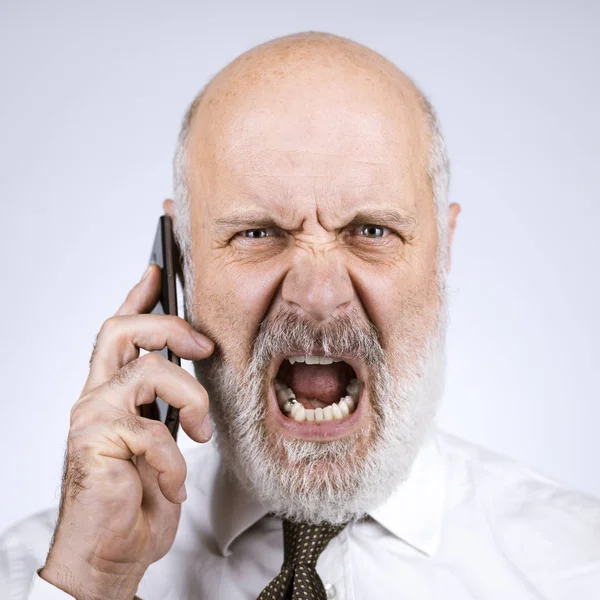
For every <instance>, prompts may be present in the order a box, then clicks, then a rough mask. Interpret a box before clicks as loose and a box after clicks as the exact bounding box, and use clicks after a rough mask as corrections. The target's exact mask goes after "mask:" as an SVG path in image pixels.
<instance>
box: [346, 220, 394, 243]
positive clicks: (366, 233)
mask: <svg viewBox="0 0 600 600" xmlns="http://www.w3.org/2000/svg"><path fill="white" fill-rule="evenodd" d="M385 231H388V232H391V229H388V228H387V227H383V226H381V225H373V224H371V223H366V224H364V225H359V226H358V227H356V229H355V230H354V232H355V233H357V232H358V235H361V236H362V237H366V238H369V239H377V238H382V237H383V236H384V232H385Z"/></svg>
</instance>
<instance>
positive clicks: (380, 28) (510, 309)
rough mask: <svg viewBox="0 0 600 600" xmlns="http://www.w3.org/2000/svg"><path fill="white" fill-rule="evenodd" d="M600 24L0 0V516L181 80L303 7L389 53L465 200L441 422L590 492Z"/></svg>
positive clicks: (35, 476) (26, 488) (598, 474)
mask: <svg viewBox="0 0 600 600" xmlns="http://www.w3.org/2000/svg"><path fill="white" fill-rule="evenodd" d="M599 28H600V12H599V9H598V3H594V2H592V1H590V2H583V1H579V2H574V1H572V0H570V1H567V0H563V1H562V2H548V1H535V2H532V1H529V2H527V1H525V2H523V1H519V2H517V1H511V2H507V1H506V0H504V1H502V2H500V1H498V2H481V1H478V2H467V1H460V2H456V1H455V2H448V1H447V0H437V1H423V0H420V1H419V2H414V1H412V0H411V1H410V2H409V1H403V0H399V1H391V0H390V1H388V2H376V1H373V0H370V1H369V2H361V3H360V4H357V5H353V4H348V3H347V2H343V1H342V0H336V1H331V2H324V1H323V0H319V1H318V2H313V1H312V0H308V1H307V0H303V1H302V3H292V2H279V1H278V2H276V1H272V2H265V1H263V2H242V1H239V2H225V1H217V2H214V1H211V2H196V3H193V2H182V1H179V2H164V3H155V2H148V1H145V2H136V3H133V2H114V1H110V2H107V1H106V0H105V1H103V2H102V3H99V2H98V3H82V2H75V1H73V2H65V1H62V2H57V1H54V2H43V1H41V0H40V1H37V2H24V1H19V2H17V1H15V2H8V3H7V2H6V0H4V1H3V2H2V4H1V9H0V85H1V91H2V93H1V94H0V198H1V202H2V212H1V216H0V222H1V225H2V228H1V235H0V250H1V252H2V265H3V268H2V276H1V282H2V283H1V285H2V293H1V294H0V326H1V332H2V333H1V335H2V344H1V345H0V352H1V356H0V358H1V362H0V377H1V382H0V383H1V388H0V389H1V403H2V404H1V407H2V417H3V418H2V435H1V436H0V454H1V466H0V474H1V481H2V484H1V488H2V494H1V500H0V508H1V510H0V530H1V529H3V528H4V527H5V526H6V525H8V524H9V523H10V522H12V521H14V520H15V519H17V518H20V517H23V516H25V515H27V514H28V513H30V512H32V511H35V510H38V509H41V508H44V507H46V506H49V505H50V504H52V503H56V502H58V492H59V484H60V475H61V468H62V460H63V452H64V446H65V439H66V436H67V430H68V417H69V410H70V408H71V406H72V404H73V403H74V402H75V401H76V400H77V398H78V396H79V393H80V391H81V387H82V386H83V383H84V381H85V378H86V375H87V367H88V360H89V357H90V352H91V350H92V343H93V340H94V336H95V334H96V333H97V331H98V329H99V328H100V326H101V324H102V322H103V321H104V320H105V319H106V318H108V317H109V316H110V315H112V314H113V313H114V311H115V310H116V309H117V308H118V306H119V305H120V304H121V302H122V301H123V299H124V297H125V295H126V293H127V291H128V290H129V289H130V287H132V285H133V284H134V283H135V282H136V281H137V280H138V279H139V277H140V276H141V274H142V272H143V270H144V267H145V264H146V261H147V259H148V255H149V251H150V244H151V242H152V238H153V235H154V230H155V226H156V221H157V218H158V216H159V215H160V214H161V211H162V209H161V203H162V201H163V199H164V198H165V197H169V195H170V193H171V157H172V153H173V149H174V144H175V138H176V133H177V130H178V127H179V123H180V119H181V117H182V115H183V112H184V109H185V107H186V105H187V103H188V102H189V101H190V100H191V99H192V97H193V96H194V94H195V93H196V92H197V91H198V90H199V89H200V88H201V86H202V85H203V84H204V83H205V81H206V80H207V79H208V78H209V77H211V76H212V75H213V74H214V73H215V72H216V71H218V70H219V69H220V68H221V67H222V66H224V65H225V64H226V63H227V62H228V61H230V60H231V59H233V58H234V57H235V56H236V55H238V54H239V53H241V52H243V51H244V50H246V49H248V48H249V47H251V46H253V45H255V44H257V43H260V42H262V41H265V40H267V39H269V38H272V37H276V36H279V35H283V34H286V33H292V32H295V31H302V30H308V29H313V30H325V31H330V32H333V33H337V34H341V35H346V36H349V37H351V38H353V39H356V40H357V41H359V42H362V43H364V44H366V45H368V46H371V47H372V48H374V49H376V50H378V51H379V52H381V53H383V54H384V55H386V56H387V57H389V58H390V59H391V60H393V61H395V62H396V63H397V64H398V65H399V66H400V67H401V68H403V69H404V70H405V71H406V72H407V73H408V74H409V75H411V76H412V77H413V78H414V79H415V80H416V82H417V84H419V85H421V86H422V88H423V89H424V90H425V92H426V93H427V94H428V95H429V97H430V98H431V100H432V102H433V104H434V105H435V106H436V107H437V110H438V112H439V116H440V119H441V123H442V126H443V130H444V133H445V136H446V139H447V143H448V148H449V153H450V156H451V159H452V167H453V176H452V187H451V200H453V201H456V202H459V203H460V204H461V205H462V208H463V211H462V213H461V215H460V217H459V221H458V228H457V231H456V237H455V244H454V253H453V269H452V272H451V275H450V281H449V283H450V289H451V293H452V299H451V311H452V322H451V325H450V332H449V363H450V364H449V371H448V383H447V392H446V397H445V404H444V408H443V410H442V412H441V415H440V419H439V423H440V425H441V426H443V427H444V428H445V429H447V430H449V431H451V432H454V433H456V434H458V435H461V436H463V437H465V438H467V439H469V440H472V441H475V442H477V443H480V444H482V445H485V446H487V447H490V448H492V449H495V450H497V451H500V452H502V453H504V454H508V455H510V456H512V457H515V458H517V459H519V460H521V461H523V462H525V463H526V464H529V465H531V466H533V467H535V468H537V469H540V470H542V471H543V472H545V473H546V474H549V475H551V476H553V477H555V478H558V479H559V480H562V481H564V482H566V483H567V484H569V485H571V486H573V487H577V488H580V489H583V490H586V491H588V492H590V493H592V494H595V495H599V496H600V470H599V468H598V464H597V462H598V457H599V456H600V439H599V431H600V425H599V423H600V394H599V393H598V372H599V369H598V342H597V340H598V337H599V335H600V320H599V319H598V312H597V310H598V305H599V300H600V298H599V284H598V261H599V250H598V234H597V231H598V229H599V227H600V209H599V203H600V198H599V196H600V186H599V183H598V181H599V180H598V159H599V158H600V151H599V150H600V148H599V140H600V117H599V114H598V106H599V105H600V89H599V87H600V86H599V75H598V73H599V60H598V59H599V54H600V52H599V50H600V48H599V41H598V30H599ZM187 367H188V368H189V363H187ZM181 439H182V446H185V447H187V446H189V445H191V443H192V442H191V441H190V440H189V439H186V438H185V436H184V435H183V434H182V438H181Z"/></svg>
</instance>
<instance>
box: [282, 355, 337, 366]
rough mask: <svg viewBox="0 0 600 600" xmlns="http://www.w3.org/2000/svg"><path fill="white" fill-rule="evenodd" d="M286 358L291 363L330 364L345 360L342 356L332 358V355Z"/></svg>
mask: <svg viewBox="0 0 600 600" xmlns="http://www.w3.org/2000/svg"><path fill="white" fill-rule="evenodd" d="M286 359H287V360H289V361H290V363H291V364H294V363H297V362H301V363H306V364H307V365H330V364H331V363H334V362H343V361H342V359H341V358H331V357H330V356H288V357H286Z"/></svg>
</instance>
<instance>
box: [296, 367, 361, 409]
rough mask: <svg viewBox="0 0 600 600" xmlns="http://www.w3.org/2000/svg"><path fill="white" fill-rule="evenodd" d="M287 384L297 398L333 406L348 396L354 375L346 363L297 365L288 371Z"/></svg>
mask: <svg viewBox="0 0 600 600" xmlns="http://www.w3.org/2000/svg"><path fill="white" fill-rule="evenodd" d="M286 371H287V372H286V373H285V375H286V377H285V379H284V381H285V383H287V385H289V386H290V387H291V388H292V390H294V393H295V394H296V398H316V399H318V400H321V401H322V402H325V403H326V404H332V403H333V402H337V401H338V400H339V399H340V398H342V397H343V396H345V395H346V385H347V384H348V382H349V381H350V378H351V377H352V375H353V373H354V372H353V370H352V367H350V365H348V364H347V363H344V362H339V363H333V364H331V365H307V364H306V363H295V364H293V365H289V368H288V369H286Z"/></svg>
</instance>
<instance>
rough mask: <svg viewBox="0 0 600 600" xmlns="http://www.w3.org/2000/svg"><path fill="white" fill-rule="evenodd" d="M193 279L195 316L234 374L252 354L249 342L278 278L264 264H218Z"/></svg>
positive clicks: (267, 304) (274, 290)
mask: <svg viewBox="0 0 600 600" xmlns="http://www.w3.org/2000/svg"><path fill="white" fill-rule="evenodd" d="M196 264H204V265H206V267H205V268H204V269H203V271H202V273H199V274H198V276H197V278H196V290H195V302H196V310H195V312H196V317H197V319H198V322H199V323H201V324H202V326H203V328H204V331H205V332H206V334H207V335H208V336H209V337H210V338H211V339H212V340H213V341H214V342H215V344H217V345H218V347H219V349H220V351H221V352H222V353H223V357H224V358H225V360H226V361H227V362H228V363H229V364H231V365H232V366H233V367H234V368H236V370H238V372H241V370H242V369H244V368H245V367H246V366H247V364H248V362H249V360H250V357H251V354H252V343H253V342H254V339H255V338H256V335H257V333H258V327H259V325H260V322H261V321H262V320H263V319H264V318H265V316H266V312H267V310H268V308H269V305H270V303H271V301H272V299H273V297H274V295H275V293H276V290H277V285H278V282H279V277H280V275H279V274H278V271H277V270H275V269H272V268H270V269H267V268H266V266H265V265H262V266H258V265H257V266H256V267H248V266H247V265H246V266H244V267H243V268H238V267H236V266H235V265H230V266H228V265H223V264H219V262H217V261H216V262H213V263H212V264H208V263H207V262H204V263H201V262H199V263H196Z"/></svg>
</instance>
